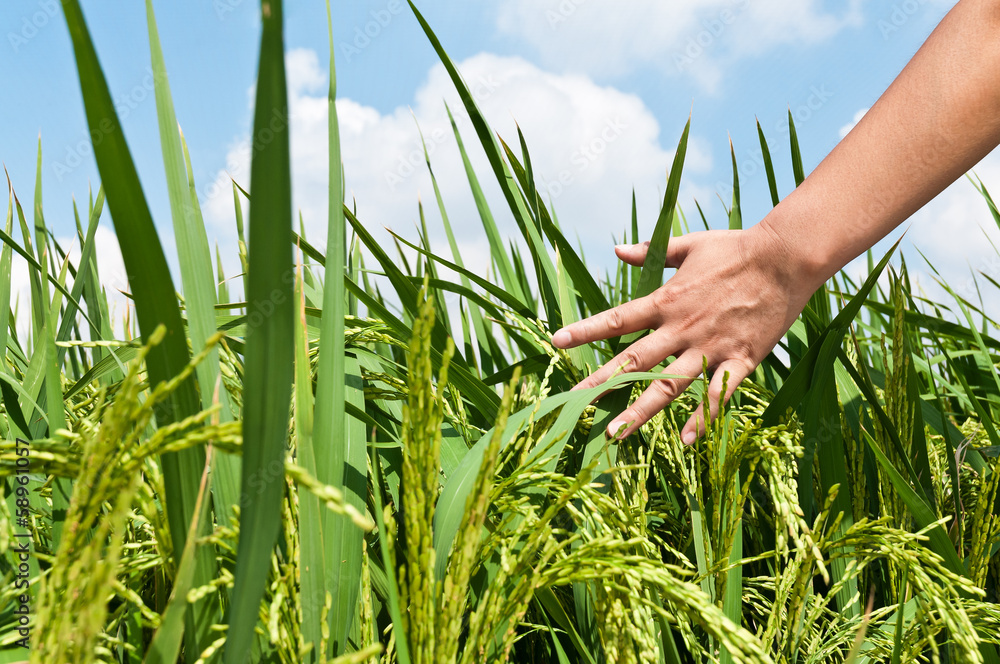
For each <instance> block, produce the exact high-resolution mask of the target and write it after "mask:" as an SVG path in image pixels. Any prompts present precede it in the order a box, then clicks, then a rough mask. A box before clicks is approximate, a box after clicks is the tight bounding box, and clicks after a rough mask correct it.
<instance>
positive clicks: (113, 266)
mask: <svg viewBox="0 0 1000 664" xmlns="http://www.w3.org/2000/svg"><path fill="white" fill-rule="evenodd" d="M105 213H106V212H105ZM56 239H57V241H58V242H59V246H61V247H62V248H63V249H64V250H65V251H66V252H67V253H68V254H69V257H70V263H71V264H72V265H74V266H76V265H78V264H79V260H80V247H79V246H78V242H77V238H76V237H75V236H72V237H70V236H65V237H58V238H56ZM94 244H95V252H96V256H97V272H98V274H99V275H100V277H101V286H103V287H104V289H105V291H106V292H107V296H108V314H109V316H110V319H111V325H112V327H113V328H114V330H115V331H116V334H117V335H118V338H121V333H122V322H123V320H124V316H125V310H126V308H128V307H130V306H131V301H130V300H129V299H128V298H127V297H125V295H124V294H123V291H124V292H128V279H127V277H126V274H127V272H126V271H125V263H124V261H123V260H122V254H121V249H119V247H118V237H117V236H116V235H115V232H114V229H112V228H111V227H110V226H108V225H106V224H103V223H102V224H100V225H98V227H97V230H96V231H95V233H94ZM11 258H12V260H11V274H10V282H11V286H10V301H11V305H10V306H11V308H12V309H13V308H15V307H16V308H17V312H18V313H17V323H16V328H17V333H18V338H19V339H20V340H21V342H22V344H23V343H24V342H25V340H26V339H27V335H28V331H29V330H30V329H31V311H30V309H31V306H30V305H31V280H30V276H29V274H30V273H29V269H28V263H27V261H25V260H24V259H23V258H22V257H21V256H19V255H18V254H17V253H16V252H13V253H12V256H11ZM58 267H60V268H61V267H62V264H61V263H59V265H58ZM53 276H58V275H53ZM66 281H67V289H69V290H72V284H73V278H72V276H70V275H67V277H66ZM54 296H55V289H54V288H53V287H52V283H51V282H49V297H50V298H51V297H54ZM62 297H63V298H64V300H63V301H64V302H65V296H62ZM94 320H96V318H94ZM133 320H134V316H133ZM81 329H83V328H81ZM87 329H89V328H87ZM88 338H89V337H88Z"/></svg>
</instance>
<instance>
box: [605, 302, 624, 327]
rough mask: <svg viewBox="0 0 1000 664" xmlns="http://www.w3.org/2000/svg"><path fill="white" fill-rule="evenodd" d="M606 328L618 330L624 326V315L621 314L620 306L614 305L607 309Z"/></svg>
mask: <svg viewBox="0 0 1000 664" xmlns="http://www.w3.org/2000/svg"><path fill="white" fill-rule="evenodd" d="M607 323H608V329H610V330H611V331H613V332H618V331H619V330H621V329H623V328H624V327H625V316H624V314H622V311H621V308H620V307H615V308H614V309H610V310H609V311H608V319H607Z"/></svg>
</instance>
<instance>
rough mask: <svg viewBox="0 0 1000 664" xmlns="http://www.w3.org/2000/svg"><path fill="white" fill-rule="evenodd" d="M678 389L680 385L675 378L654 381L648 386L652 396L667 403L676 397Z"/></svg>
mask: <svg viewBox="0 0 1000 664" xmlns="http://www.w3.org/2000/svg"><path fill="white" fill-rule="evenodd" d="M679 388H680V385H679V384H678V382H677V379H676V378H663V379H658V380H654V381H653V382H652V384H651V385H650V386H649V389H651V390H652V391H653V394H655V395H656V396H658V397H660V398H661V399H666V400H667V401H671V400H673V399H674V398H675V397H676V396H677V394H678V392H679Z"/></svg>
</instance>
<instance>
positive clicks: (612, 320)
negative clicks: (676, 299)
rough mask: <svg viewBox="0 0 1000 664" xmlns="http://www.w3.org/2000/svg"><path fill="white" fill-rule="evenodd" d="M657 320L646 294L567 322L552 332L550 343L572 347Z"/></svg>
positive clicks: (651, 326)
mask: <svg viewBox="0 0 1000 664" xmlns="http://www.w3.org/2000/svg"><path fill="white" fill-rule="evenodd" d="M658 323H659V312H658V311H657V307H656V305H655V303H654V301H653V298H651V297H650V296H648V295H647V296H646V297H641V298H639V299H638V300H632V301H631V302H625V303H624V304H620V305H618V306H617V307H615V308H613V309H608V310H607V311H602V312H601V313H599V314H595V315H593V316H591V317H590V318H585V319H583V320H581V321H578V322H576V323H571V324H570V325H567V326H566V327H564V328H562V329H561V330H558V331H557V332H556V333H555V334H554V335H552V345H553V346H555V347H556V348H574V347H576V346H579V345H581V344H585V343H588V342H590V341H598V340H599V339H608V338H610V337H618V336H621V335H623V334H631V333H632V332H638V331H640V330H648V329H650V328H653V327H655V326H657V324H658Z"/></svg>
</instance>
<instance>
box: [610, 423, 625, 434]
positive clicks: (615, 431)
mask: <svg viewBox="0 0 1000 664" xmlns="http://www.w3.org/2000/svg"><path fill="white" fill-rule="evenodd" d="M624 424H625V420H615V421H614V422H612V423H611V424H609V425H608V432H609V433H608V437H610V438H618V430H619V429H621V428H622V426H623V425H624Z"/></svg>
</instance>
